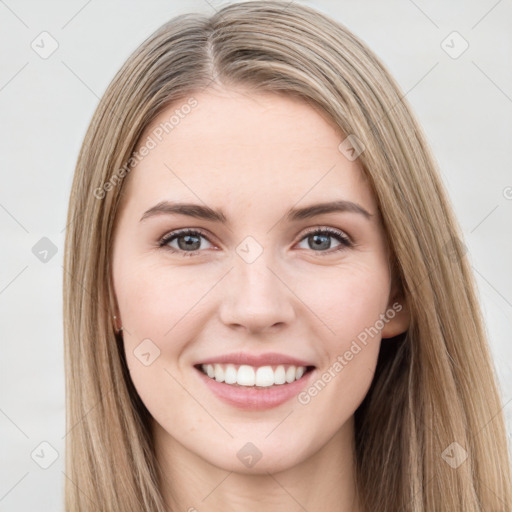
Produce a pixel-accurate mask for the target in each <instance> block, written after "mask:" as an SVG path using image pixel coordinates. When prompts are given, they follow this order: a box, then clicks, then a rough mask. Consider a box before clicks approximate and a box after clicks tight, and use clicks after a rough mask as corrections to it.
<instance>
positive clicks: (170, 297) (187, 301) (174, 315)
mask: <svg viewBox="0 0 512 512" xmlns="http://www.w3.org/2000/svg"><path fill="white" fill-rule="evenodd" d="M192 268H193V267H192V266H190V267H189V269H183V268H182V269H176V270H174V271H173V269H171V268H167V267H165V266H163V265H161V264H160V265H158V266H156V265H145V266H140V267H139V268H136V269H134V270H132V271H130V272H125V273H123V272H122V270H123V269H122V268H120V272H119V278H118V279H117V281H115V289H116V295H117V298H118V303H119V308H120V311H121V317H122V320H123V324H124V325H126V328H127V329H128V330H129V332H131V333H132V334H133V335H135V336H136V337H138V338H141V339H142V338H143V337H149V338H151V337H152V336H153V337H155V338H158V339H160V340H167V339H169V338H171V337H175V334H174V333H175V331H176V330H179V329H180V328H181V325H182V324H186V323H188V322H190V319H191V318H192V319H193V317H194V315H195V314H197V312H196V311H195V310H196V308H198V309H199V310H200V301H201V298H202V297H203V296H204V295H205V294H206V293H207V292H208V290H209V289H210V288H211V286H212V283H210V282H209V279H208V277H207V276H206V275H203V274H202V277H201V279H198V272H199V271H198V270H196V271H195V272H194V271H192V270H191V269H192ZM121 276H122V277H121Z"/></svg>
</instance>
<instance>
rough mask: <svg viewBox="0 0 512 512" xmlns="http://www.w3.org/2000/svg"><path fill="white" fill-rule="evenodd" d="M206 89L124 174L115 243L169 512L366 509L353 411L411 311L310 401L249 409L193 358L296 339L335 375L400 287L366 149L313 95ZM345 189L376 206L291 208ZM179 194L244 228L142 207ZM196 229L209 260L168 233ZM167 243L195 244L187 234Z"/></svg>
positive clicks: (284, 348) (122, 304)
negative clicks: (149, 354) (252, 449)
mask: <svg viewBox="0 0 512 512" xmlns="http://www.w3.org/2000/svg"><path fill="white" fill-rule="evenodd" d="M193 96H194V98H196V100H197V101H198V105H197V106H196V107H195V108H194V109H192V110H191V112H190V114H188V115H187V116H184V118H183V119H181V120H180V122H179V124H178V125H177V126H176V127H175V128H174V129H173V130H172V131H171V132H170V133H169V134H168V135H166V136H165V137H164V138H163V140H162V141H161V142H160V143H159V144H158V145H157V147H155V148H154V149H152V150H151V151H150V152H149V154H148V155H147V156H145V158H144V159H143V160H142V161H141V162H140V163H138V164H137V166H136V167H135V168H134V169H133V170H132V171H131V173H130V175H129V176H128V178H125V179H127V180H128V181H127V183H124V184H123V186H124V187H125V190H124V198H123V201H124V202H123V207H122V209H121V211H120V213H119V216H118V219H117V224H116V230H115V237H114V254H113V284H114V292H115V296H116V301H117V311H116V314H117V317H118V319H120V323H121V324H122V325H123V329H124V330H123V335H124V346H125V353H126V358H127V362H128V366H129V369H130V373H131V377H132V380H133V383H134V385H135V388H136V390H137V392H138V393H139V395H140V397H141V399H142V401H143V402H144V404H145V405H146V407H147V409H148V410H149V412H150V413H151V415H152V417H153V426H152V428H153V435H154V439H155V445H156V454H157V459H158V461H159V463H160V464H161V466H162V468H163V474H164V478H163V481H162V486H163V492H164V496H165V497H166V500H167V502H168V504H169V510H172V511H174V510H190V511H192V510H198V511H201V510H208V511H210V512H215V511H219V512H220V511H222V512H226V511H235V510H245V511H258V512H260V511H261V510H269V511H270V510H271V511H273V512H281V511H283V512H284V511H286V512H290V511H295V510H297V511H299V510H301V511H303V510H304V509H306V510H324V511H333V512H334V511H336V512H348V511H353V512H357V511H359V510H360V508H359V505H358V500H357V499H356V494H355V483H354V452H353V446H354V445H353V439H354V422H353V415H354V411H355V410H356V409H357V407H358V406H359V405H360V403H361V402H362V400H363V399H364V397H365V395H366V394H367V391H368V389H369V387H370V384H371V382H372V378H373V373H374V370H375V367H376V362H377V356H378V353H379V347H380V342H381V337H391V336H395V335H397V334H399V333H401V332H404V331H405V330H406V329H407V326H408V322H409V318H408V314H407V311H406V308H405V307H404V308H403V309H402V311H401V312H400V313H397V314H396V315H395V316H394V318H393V319H392V320H389V322H387V323H386V324H385V325H384V327H383V329H382V331H381V332H380V334H378V335H376V336H374V337H373V338H370V340H369V342H368V343H367V344H366V345H365V346H364V347H363V349H362V350H360V351H359V352H358V353H357V355H355V356H354V357H353V359H352V360H350V361H348V362H347V364H346V365H345V366H344V367H343V369H342V371H339V372H338V373H337V374H336V376H335V378H333V379H332V380H331V381H330V382H329V383H328V384H327V385H326V386H324V387H323V388H322V389H321V391H320V392H319V393H318V394H317V395H316V396H315V397H314V398H312V399H311V401H310V402H309V403H307V404H301V403H299V402H298V400H297V399H296V398H293V399H292V400H290V401H288V402H286V403H285V404H283V405H280V406H278V407H275V408H272V409H268V410H264V411H242V410H240V409H238V408H236V407H233V406H230V405H227V404H225V403H223V402H221V401H220V400H219V399H218V398H217V397H216V396H215V395H213V394H212V393H211V392H210V391H209V390H208V388H207V387H206V386H205V385H204V383H203V382H202V381H201V379H200V378H199V376H198V375H197V370H195V369H194V368H193V365H194V364H196V363H198V362H200V361H201V360H204V359H206V358H208V357H213V356H217V355H222V354H227V353H231V352H236V351H246V352H251V353H262V352H279V353H282V354H288V355H292V356H295V357H298V358H301V359H305V360H307V361H311V362H312V363H313V364H314V365H315V366H316V367H317V369H316V371H317V372H318V378H320V376H321V375H322V374H323V373H325V372H327V369H328V368H329V367H332V365H333V363H334V362H335V361H336V358H337V357H338V356H339V355H343V354H344V353H345V352H346V351H347V350H348V349H349V348H350V346H351V344H352V342H353V341H354V340H355V339H356V338H357V336H358V335H359V334H360V333H361V332H362V331H363V330H364V329H365V328H367V327H370V326H373V325H374V324H375V323H376V321H377V320H378V319H379V318H380V317H379V315H381V314H384V313H385V312H386V310H388V309H389V308H390V307H391V306H392V304H393V303H394V302H396V301H397V300H398V301H400V297H397V296H396V293H395V287H394V285H393V283H392V281H391V276H390V271H389V258H388V252H387V245H386V239H385V235H384V231H383V228H382V225H381V220H380V218H379V213H378V210H377V204H376V201H375V198H374V197H373V195H372V193H371V189H370V187H369V185H368V183H367V182H366V180H365V178H364V176H363V172H362V168H361V165H360V163H359V162H358V160H355V161H350V160H349V159H347V158H346V157H345V155H344V154H342V153H341V152H340V151H339V150H338V145H339V144H340V142H342V141H343V139H344V138H345V137H344V136H343V134H341V132H340V131H339V130H338V129H337V128H336V127H335V126H334V125H333V124H332V123H331V122H330V121H329V120H328V118H327V117H326V116H325V115H323V114H321V113H320V112H319V111H318V109H314V108H312V106H310V105H309V104H308V103H306V102H303V101H301V100H298V99H295V98H292V97H290V96H283V95H277V94H272V93H258V94H255V93H254V92H251V93H249V92H248V91H246V90H243V89H233V88H230V89H215V90H214V89H208V90H205V91H201V92H198V93H196V94H194V95H193ZM183 103H185V102H184V101H183V102H180V104H174V105H172V106H170V107H169V108H168V109H167V110H166V111H164V112H162V113H161V115H160V116H159V117H158V118H157V119H156V120H155V121H154V122H153V123H152V124H151V125H150V126H149V127H148V128H147V130H146V132H145V134H144V135H143V137H142V139H141V140H143V141H144V140H145V139H146V137H147V135H149V134H151V131H152V130H153V129H154V128H155V127H156V126H157V125H158V124H159V123H160V122H163V121H166V120H168V119H169V117H170V115H171V114H172V113H173V112H174V110H175V109H176V108H179V106H180V105H182V104H183ZM338 199H344V200H349V201H352V202H355V203H357V204H359V205H360V206H362V207H363V208H365V209H366V210H367V211H368V212H370V213H371V214H372V217H370V219H367V218H365V217H364V216H363V215H361V214H358V213H354V212H335V213H327V214H322V215H318V216H316V217H313V218H310V219H303V220H299V221H294V222H289V221H287V220H286V219H285V214H286V212H287V211H288V210H289V209H290V208H292V207H303V206H309V205H312V204H316V203H320V202H326V201H329V200H338ZM162 200H170V201H183V202H193V203H197V204H201V205H207V206H209V207H211V208H214V209H221V210H222V211H223V212H224V214H225V215H226V217H227V218H228V221H229V225H223V224H220V223H216V222H213V221H211V220H203V219H197V218H191V217H187V216H184V215H168V214H162V215H155V216H152V217H149V218H147V219H145V220H143V221H140V219H141V217H142V215H143V214H144V212H145V211H146V210H148V209H149V208H151V207H152V206H154V205H155V204H157V203H158V202H160V201H162ZM325 227H330V228H333V229H335V230H339V231H341V232H343V233H345V234H346V235H347V236H349V237H350V239H351V240H352V242H353V243H354V244H355V245H354V246H353V247H345V248H343V249H342V250H340V251H335V249H337V248H338V247H340V242H339V241H338V240H337V239H336V238H334V237H329V236H327V238H326V239H321V240H320V242H321V243H320V245H321V247H320V248H317V246H315V241H314V240H313V239H312V238H313V237H312V236H308V235H310V233H305V232H306V231H309V230H314V229H320V228H325ZM182 228H193V229H200V230H202V231H203V232H204V237H203V236H201V237H199V238H194V239H193V242H194V243H193V247H192V248H191V249H189V251H190V250H193V249H196V250H197V252H198V253H197V254H196V255H194V256H192V257H184V256H182V255H181V254H179V253H172V252H170V251H169V250H166V249H165V247H159V246H158V241H159V240H160V239H161V238H162V237H163V236H164V235H166V234H168V233H170V232H172V231H175V230H178V229H182ZM249 235H250V236H252V237H253V238H254V239H255V240H256V241H257V243H258V244H260V246H261V247H262V249H263V252H262V254H261V255H260V256H259V257H258V258H257V259H256V260H255V261H253V262H252V263H247V262H246V261H244V259H242V258H241V257H240V256H239V255H238V254H237V252H236V249H237V247H238V245H239V244H240V243H241V242H242V241H243V240H244V239H245V237H246V236H249ZM180 240H181V244H180V245H179V242H180ZM329 242H330V246H329ZM168 245H171V246H172V247H174V248H175V249H176V250H180V248H181V253H182V254H183V253H184V252H186V250H187V249H186V244H185V241H184V240H183V238H181V239H179V238H178V239H174V240H173V241H171V242H169V243H168ZM183 247H185V249H184V248H183ZM228 271H229V272H228ZM144 339H150V340H151V342H152V343H154V345H156V346H157V347H158V348H159V350H160V355H159V356H158V357H157V358H156V359H155V360H154V361H153V362H152V363H151V364H150V365H148V366H146V365H145V364H142V363H141V361H140V360H139V359H138V358H137V357H136V356H135V355H134V350H135V349H136V348H137V346H138V345H139V344H140V343H141V342H142V340H144ZM247 442H251V443H252V444H254V445H255V446H256V447H257V449H258V450H259V451H260V452H261V454H262V457H261V459H260V460H259V461H258V462H257V463H256V464H255V465H254V466H252V467H246V466H245V465H244V464H242V463H241V461H240V459H239V458H238V457H237V452H238V451H239V450H240V449H241V448H242V447H243V446H244V445H245V444H246V443H247Z"/></svg>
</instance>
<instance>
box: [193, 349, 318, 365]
mask: <svg viewBox="0 0 512 512" xmlns="http://www.w3.org/2000/svg"><path fill="white" fill-rule="evenodd" d="M215 363H218V364H230V363H231V364H236V365H240V364H247V365H249V366H254V367H260V366H277V365H280V364H283V365H285V364H287V365H293V366H314V365H312V364H311V363H309V362H308V361H304V360H302V359H297V358H296V357H291V356H287V355H285V354H278V353H276V352H267V353H265V354H249V353H244V352H236V353H232V354H225V355H223V356H217V357H210V358H208V359H205V360H203V361H201V362H199V363H197V365H202V364H215Z"/></svg>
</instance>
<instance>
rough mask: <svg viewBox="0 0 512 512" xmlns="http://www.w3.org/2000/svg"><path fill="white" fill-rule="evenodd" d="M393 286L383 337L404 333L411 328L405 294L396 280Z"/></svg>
mask: <svg viewBox="0 0 512 512" xmlns="http://www.w3.org/2000/svg"><path fill="white" fill-rule="evenodd" d="M394 283H395V284H394V285H393V288H392V290H391V293H390V295H389V297H390V299H389V302H388V307H387V309H386V318H388V321H387V322H386V323H385V325H384V328H383V329H382V338H393V337H394V336H398V335H399V334H402V333H404V332H405V331H407V329H408V328H409V325H410V322H411V315H410V311H409V307H408V304H407V301H406V300H405V297H404V294H403V293H402V292H401V290H399V287H398V286H397V285H396V281H394Z"/></svg>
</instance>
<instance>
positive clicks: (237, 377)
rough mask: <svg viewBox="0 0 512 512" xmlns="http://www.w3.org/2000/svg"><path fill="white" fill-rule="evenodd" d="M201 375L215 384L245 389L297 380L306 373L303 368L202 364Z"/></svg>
mask: <svg viewBox="0 0 512 512" xmlns="http://www.w3.org/2000/svg"><path fill="white" fill-rule="evenodd" d="M201 369H202V371H203V373H205V374H206V375H208V377H210V378H211V379H215V380H216V381H217V382H225V383H226V384H238V385H239V386H247V387H254V386H258V387H269V386H274V385H280V384H284V383H285V382H287V383H291V382H294V381H296V380H299V379H300V378H301V377H302V376H303V375H304V373H305V372H306V367H305V366H288V365H286V367H285V366H284V365H279V366H276V367H272V366H260V367H259V368H255V367H253V366H249V365H246V364H242V365H240V366H238V367H237V366H235V365H234V364H203V365H201Z"/></svg>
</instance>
